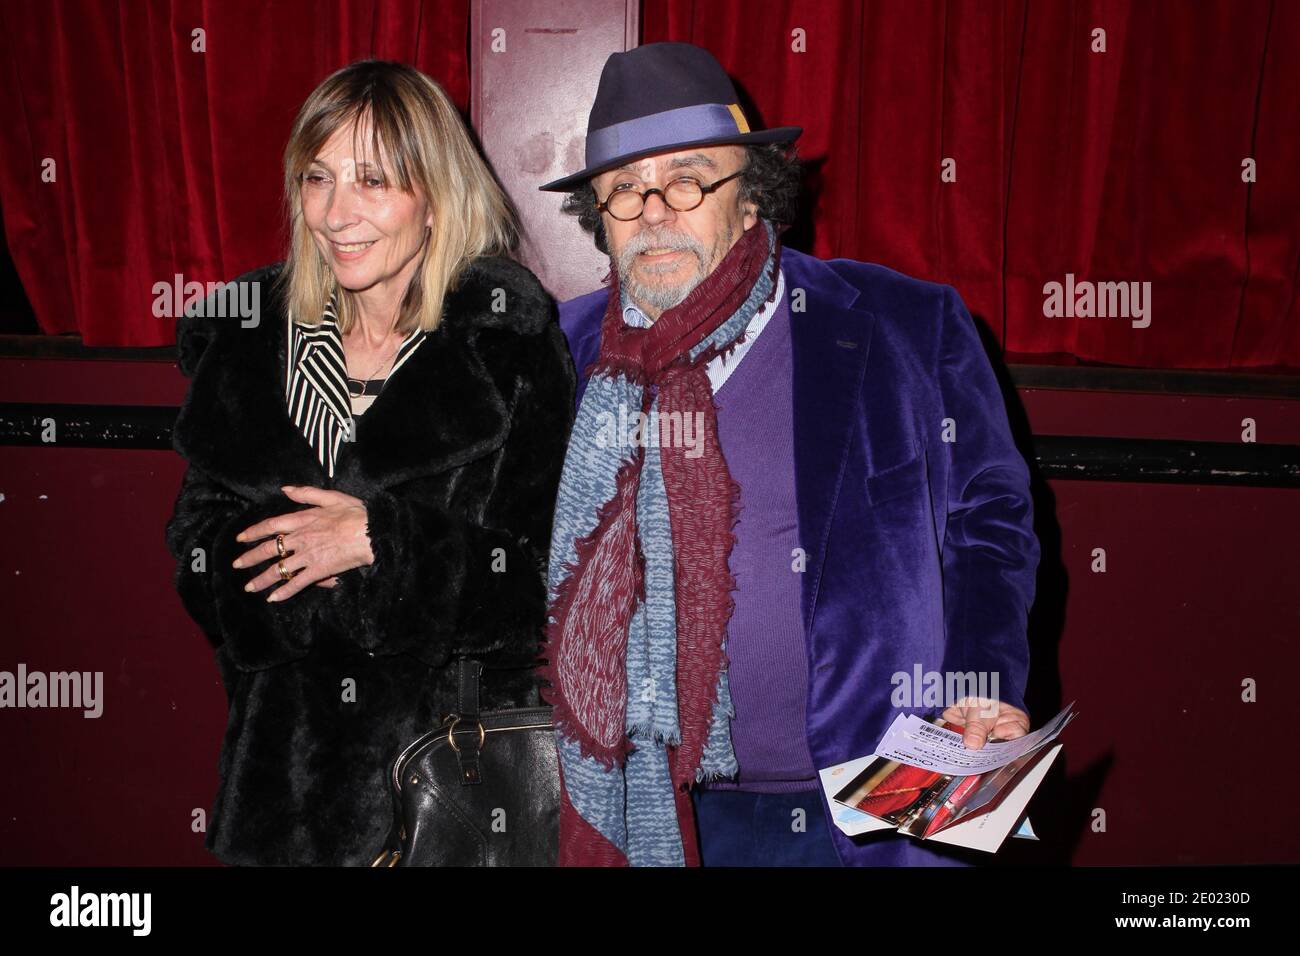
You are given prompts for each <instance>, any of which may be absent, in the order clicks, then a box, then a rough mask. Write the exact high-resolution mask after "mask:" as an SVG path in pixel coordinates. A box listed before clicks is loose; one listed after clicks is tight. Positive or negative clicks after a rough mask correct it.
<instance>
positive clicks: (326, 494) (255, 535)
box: [234, 485, 375, 601]
mask: <svg viewBox="0 0 1300 956" xmlns="http://www.w3.org/2000/svg"><path fill="white" fill-rule="evenodd" d="M281 490H282V491H283V492H284V493H285V496H286V497H288V498H289V499H290V500H291V501H297V502H301V503H302V504H308V505H314V506H315V507H312V508H307V509H305V510H303V511H295V512H292V513H291V514H283V515H277V516H276V517H273V518H267V519H266V520H265V521H259V522H258V523H257V524H255V525H253V526H252V527H249V528H245V529H244V530H243V531H241V532H240V533H239V534H237V535H236V536H235V540H236V541H246V542H251V541H260V542H261V543H260V544H258V545H257V546H256V547H255V548H252V549H250V550H248V551H245V552H244V553H243V554H241V555H240V556H239V557H238V558H236V559H235V561H234V566H235V567H236V568H247V567H252V566H253V565H256V564H260V563H262V562H263V561H270V562H271V565H270V566H269V567H268V568H266V569H265V570H264V571H262V573H261V574H259V575H257V576H256V577H255V578H253V580H251V581H249V582H248V584H247V585H246V586H245V588H244V589H245V590H246V591H261V590H264V589H265V588H268V587H270V586H271V585H273V584H279V585H280V586H279V587H278V588H276V589H275V590H274V591H272V592H271V593H270V594H269V595H267V598H266V599H267V600H268V601H283V600H285V599H286V598H290V597H293V596H294V595H295V594H297V593H298V592H299V591H301V590H302V589H303V588H305V587H307V586H308V585H310V584H318V585H320V586H321V587H333V586H334V585H335V584H336V583H337V578H336V575H339V574H342V573H343V572H344V571H350V570H352V569H353V568H359V567H361V566H363V565H367V564H373V563H374V561H375V555H374V552H373V551H372V550H371V549H370V536H369V534H368V533H367V531H366V506H365V503H364V502H363V501H361V499H360V498H354V497H352V496H351V495H345V494H343V492H341V491H327V490H326V489H324V488H312V487H302V486H298V485H285V486H284V487H283V488H282V489H281ZM280 535H282V536H283V538H284V550H285V553H286V555H287V556H286V557H285V558H283V559H281V558H280V554H279V550H278V548H277V547H276V538H277V536H280ZM281 561H283V564H284V566H285V568H286V569H287V570H289V571H290V572H291V573H293V577H292V578H290V579H289V580H288V581H284V580H283V578H282V577H281V575H280V570H279V565H280V563H281ZM282 582H283V583H282Z"/></svg>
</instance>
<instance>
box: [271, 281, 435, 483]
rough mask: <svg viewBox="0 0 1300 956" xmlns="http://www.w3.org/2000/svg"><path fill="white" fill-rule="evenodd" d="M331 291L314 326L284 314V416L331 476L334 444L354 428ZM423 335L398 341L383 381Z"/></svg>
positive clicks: (336, 448)
mask: <svg viewBox="0 0 1300 956" xmlns="http://www.w3.org/2000/svg"><path fill="white" fill-rule="evenodd" d="M337 295H338V293H337V290H335V291H334V292H332V293H330V298H329V302H327V303H326V305H325V309H324V311H323V312H322V314H321V321H320V324H319V325H314V326H305V325H299V324H298V323H296V322H294V321H293V317H292V315H290V316H289V317H288V319H287V321H288V323H289V361H288V362H287V363H286V364H287V369H286V372H285V399H286V401H287V404H288V412H289V417H290V418H291V419H292V420H293V423H294V424H295V425H296V426H297V427H298V429H299V430H300V431H301V432H302V434H303V437H305V438H306V439H307V441H308V443H309V444H310V445H311V446H312V448H313V449H314V450H315V452H316V457H317V459H318V460H319V461H320V463H321V467H323V468H324V469H325V471H326V473H327V474H328V475H329V476H330V477H331V478H333V477H334V465H335V462H336V461H337V460H338V453H339V448H340V446H341V445H342V443H343V442H344V441H350V440H351V438H352V436H353V434H354V432H355V428H356V423H355V422H354V421H353V418H352V403H351V399H350V398H349V395H348V382H347V367H348V365H347V356H346V355H345V354H344V352H343V337H342V335H341V334H340V333H339V328H338V312H337V302H338V300H337ZM426 334H427V333H426V332H425V331H424V330H423V329H416V330H415V331H413V332H411V334H410V335H408V336H407V337H406V338H405V339H404V340H403V341H402V344H401V345H400V346H398V348H397V356H396V357H395V358H394V359H393V366H392V369H391V370H390V371H389V373H388V375H387V377H386V378H385V386H386V385H387V382H388V381H391V380H392V377H393V376H394V375H396V374H397V370H398V369H399V368H401V367H402V366H403V365H404V364H406V362H407V361H408V360H409V359H410V358H411V356H412V355H413V354H415V350H416V349H417V348H419V347H420V343H422V342H423V341H424V339H425V335H426Z"/></svg>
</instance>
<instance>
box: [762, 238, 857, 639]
mask: <svg viewBox="0 0 1300 956" xmlns="http://www.w3.org/2000/svg"><path fill="white" fill-rule="evenodd" d="M782 268H783V270H784V271H785V277H786V286H787V288H786V295H787V296H791V297H794V296H796V295H797V294H798V292H799V290H802V294H803V298H804V310H803V311H802V312H799V311H795V309H793V308H792V309H791V312H790V317H791V323H790V338H791V351H792V353H793V388H794V396H793V398H794V459H795V494H796V498H797V510H798V515H799V540H800V542H801V546H802V547H803V549H804V552H805V554H806V556H807V562H808V563H807V567H806V569H805V573H804V574H803V575H802V581H801V583H802V603H803V614H804V627H805V632H806V633H807V634H809V635H811V634H812V628H813V622H814V619H815V616H816V611H817V598H818V593H819V589H820V584H821V574H822V567H823V565H824V563H825V558H826V541H827V537H828V535H829V533H830V526H831V520H832V517H833V516H834V514H835V506H836V502H837V500H838V497H839V494H840V486H841V483H842V479H843V475H844V463H845V459H846V458H847V456H848V452H849V440H850V438H851V436H852V434H853V425H854V423H855V421H856V420H857V418H858V415H859V405H860V399H861V391H862V381H863V373H864V371H865V369H866V365H867V353H868V351H869V350H870V348H871V333H872V331H873V329H874V327H875V317H874V316H873V314H872V313H871V312H868V311H866V310H864V309H860V308H857V307H856V306H855V305H854V303H855V302H856V300H857V298H858V295H859V293H858V290H857V289H855V288H854V287H853V286H851V285H850V284H849V283H847V282H845V281H844V280H843V279H841V278H840V277H839V276H838V275H836V273H835V271H834V270H833V269H832V268H831V267H830V266H828V265H827V264H826V263H824V262H822V261H821V260H820V259H815V258H813V257H811V256H806V255H803V254H801V253H798V252H795V251H793V250H784V249H783V250H782ZM795 301H796V300H795V299H794V298H791V303H792V305H793V304H795Z"/></svg>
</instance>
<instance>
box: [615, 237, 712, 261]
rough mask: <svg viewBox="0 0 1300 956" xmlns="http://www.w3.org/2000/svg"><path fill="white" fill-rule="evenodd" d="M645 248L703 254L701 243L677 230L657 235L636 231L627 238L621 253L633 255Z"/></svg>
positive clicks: (643, 250)
mask: <svg viewBox="0 0 1300 956" xmlns="http://www.w3.org/2000/svg"><path fill="white" fill-rule="evenodd" d="M647 249H672V250H673V251H675V252H676V251H682V250H685V251H687V252H693V253H695V254H696V255H697V256H703V254H704V247H703V245H701V244H700V243H699V242H698V241H697V240H695V239H692V238H691V237H690V236H684V235H682V234H681V233H679V232H666V233H663V234H662V235H657V236H655V235H650V234H649V233H644V232H640V233H637V234H636V235H635V236H633V237H632V238H631V239H630V240H628V244H627V246H626V248H625V249H624V250H623V254H624V255H626V256H634V255H637V254H638V253H642V252H645V251H646V250H647Z"/></svg>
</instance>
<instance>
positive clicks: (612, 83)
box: [539, 43, 803, 192]
mask: <svg viewBox="0 0 1300 956" xmlns="http://www.w3.org/2000/svg"><path fill="white" fill-rule="evenodd" d="M802 132H803V128H802V127H799V126H781V127H778V128H776V129H765V130H752V129H750V126H749V121H748V120H747V119H746V118H745V114H744V111H743V110H742V109H741V108H740V104H739V102H737V97H736V88H735V86H733V85H732V83H731V78H730V77H729V76H727V71H726V70H724V69H723V68H722V64H721V63H719V62H718V61H717V60H715V59H714V58H713V55H712V54H711V53H709V52H708V51H707V50H705V49H702V48H701V47H698V46H694V45H693V44H690V43H648V44H646V45H645V46H640V47H637V48H636V49H633V50H628V51H627V52H626V53H614V54H611V55H610V58H609V59H608V60H606V61H605V68H604V69H603V70H601V73H600V86H599V87H598V88H597V89H596V102H595V103H593V104H592V106H591V115H590V117H589V118H588V120H587V156H586V159H587V165H586V168H584V169H581V170H579V171H578V172H576V173H572V174H570V175H568V176H564V177H563V178H561V179H556V180H553V181H552V182H549V183H547V184H546V185H545V186H541V187H539V188H540V189H543V190H546V191H550V192H567V191H569V190H571V189H573V188H574V187H576V186H578V185H580V184H581V183H582V182H583V181H584V180H586V179H590V178H591V177H592V176H595V175H597V174H599V173H603V172H605V171H606V170H608V169H613V168H614V167H616V166H621V165H623V163H625V162H627V161H628V160H629V159H634V158H636V157H638V156H645V155H648V154H650V153H664V152H671V151H674V150H679V149H686V148H687V147H690V146H717V145H721V144H724V143H736V144H741V145H744V144H746V143H784V142H791V141H793V140H794V139H796V138H797V137H798V136H799V134H800V133H802Z"/></svg>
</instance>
